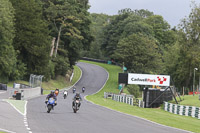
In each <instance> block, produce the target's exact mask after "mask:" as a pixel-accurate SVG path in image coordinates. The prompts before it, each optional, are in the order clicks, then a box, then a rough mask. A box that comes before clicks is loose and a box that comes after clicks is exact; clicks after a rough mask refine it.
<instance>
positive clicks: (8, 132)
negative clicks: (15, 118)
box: [0, 128, 16, 133]
mask: <svg viewBox="0 0 200 133" xmlns="http://www.w3.org/2000/svg"><path fill="white" fill-rule="evenodd" d="M0 131H4V132H7V133H16V132H13V131H9V130H6V129H2V128H0Z"/></svg>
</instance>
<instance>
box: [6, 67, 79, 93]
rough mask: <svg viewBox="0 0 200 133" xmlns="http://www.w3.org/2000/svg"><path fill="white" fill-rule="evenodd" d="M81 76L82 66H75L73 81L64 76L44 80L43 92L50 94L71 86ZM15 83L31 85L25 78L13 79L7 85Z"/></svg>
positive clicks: (10, 85) (11, 85)
mask: <svg viewBox="0 0 200 133" xmlns="http://www.w3.org/2000/svg"><path fill="white" fill-rule="evenodd" d="M80 76H81V70H80V68H79V67H77V66H74V76H73V78H72V82H71V83H70V82H69V81H67V80H66V79H65V77H63V76H58V77H57V78H56V79H55V80H50V81H48V82H42V88H43V89H44V90H43V94H49V93H50V91H51V90H55V89H56V88H59V89H64V88H67V87H70V86H72V85H74V84H75V83H76V82H77V81H78V80H79V78H80ZM13 83H21V84H26V85H29V82H27V81H23V80H18V81H12V82H9V83H8V84H7V85H8V86H9V87H13Z"/></svg>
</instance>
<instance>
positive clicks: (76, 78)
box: [71, 66, 81, 85]
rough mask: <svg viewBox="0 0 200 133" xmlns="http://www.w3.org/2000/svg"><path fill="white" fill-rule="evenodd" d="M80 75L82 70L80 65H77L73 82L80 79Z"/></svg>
mask: <svg viewBox="0 0 200 133" xmlns="http://www.w3.org/2000/svg"><path fill="white" fill-rule="evenodd" d="M80 76H81V70H80V68H79V67H77V66H75V67H74V76H73V78H72V82H71V84H72V85H74V84H75V83H76V82H77V81H78V80H79V78H80Z"/></svg>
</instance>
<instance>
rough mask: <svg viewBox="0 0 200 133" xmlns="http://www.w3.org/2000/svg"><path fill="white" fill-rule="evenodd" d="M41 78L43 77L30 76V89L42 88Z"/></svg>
mask: <svg viewBox="0 0 200 133" xmlns="http://www.w3.org/2000/svg"><path fill="white" fill-rule="evenodd" d="M43 77H44V76H43V75H34V74H31V75H30V80H29V85H30V86H31V87H32V88H35V87H41V86H42V78H43Z"/></svg>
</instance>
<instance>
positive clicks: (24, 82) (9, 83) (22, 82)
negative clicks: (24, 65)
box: [7, 80, 29, 87]
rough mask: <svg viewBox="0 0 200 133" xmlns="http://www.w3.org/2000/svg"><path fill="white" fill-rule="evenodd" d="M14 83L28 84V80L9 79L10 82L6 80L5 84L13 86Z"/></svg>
mask: <svg viewBox="0 0 200 133" xmlns="http://www.w3.org/2000/svg"><path fill="white" fill-rule="evenodd" d="M14 83H19V84H25V85H29V82H28V81H23V80H17V81H10V82H8V84H7V86H9V87H13V84H14Z"/></svg>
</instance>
